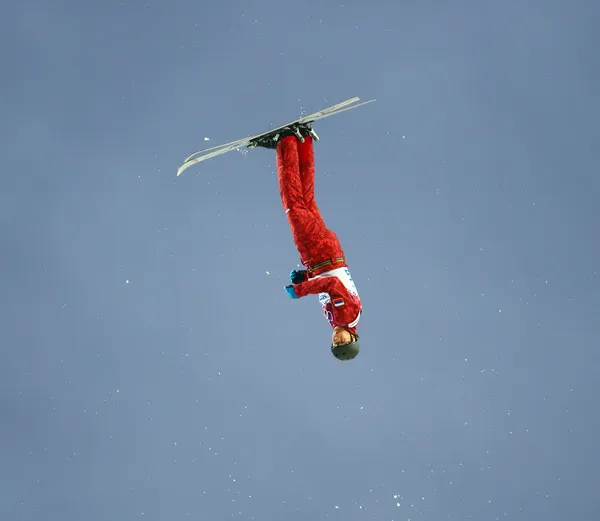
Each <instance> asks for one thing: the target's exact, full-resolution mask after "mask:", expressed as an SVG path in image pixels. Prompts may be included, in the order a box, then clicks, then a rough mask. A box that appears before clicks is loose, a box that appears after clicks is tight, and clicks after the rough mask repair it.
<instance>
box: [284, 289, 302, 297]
mask: <svg viewBox="0 0 600 521" xmlns="http://www.w3.org/2000/svg"><path fill="white" fill-rule="evenodd" d="M285 290H286V291H287V294H288V295H289V296H290V298H300V297H299V296H298V295H296V292H295V291H294V286H286V287H285Z"/></svg>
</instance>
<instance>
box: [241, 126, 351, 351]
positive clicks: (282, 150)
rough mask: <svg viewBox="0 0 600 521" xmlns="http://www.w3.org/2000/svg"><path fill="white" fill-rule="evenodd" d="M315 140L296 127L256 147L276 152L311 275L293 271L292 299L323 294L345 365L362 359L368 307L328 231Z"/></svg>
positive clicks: (335, 347) (287, 206)
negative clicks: (360, 330)
mask: <svg viewBox="0 0 600 521" xmlns="http://www.w3.org/2000/svg"><path fill="white" fill-rule="evenodd" d="M313 138H315V139H317V140H318V136H317V135H316V133H315V132H314V130H313V129H312V128H311V126H310V125H307V124H295V125H293V126H291V127H288V128H286V129H284V130H279V131H277V132H276V133H273V134H268V135H266V136H263V137H261V138H259V139H257V140H255V141H254V142H252V143H251V144H250V145H249V146H250V147H262V148H268V149H275V151H276V153H277V177H278V180H279V192H280V194H281V202H282V203H283V208H284V210H285V213H286V215H287V217H288V221H289V223H290V227H291V230H292V235H293V237H294V242H295V244H296V247H297V248H298V253H299V254H300V260H301V262H302V264H303V265H304V266H305V267H306V269H302V270H292V271H291V273H290V279H291V281H292V284H291V285H288V286H286V287H285V290H286V291H287V293H288V295H289V296H290V297H291V298H293V299H297V298H301V297H304V296H306V295H309V294H318V295H319V302H320V304H321V306H322V308H323V312H324V314H325V317H326V318H327V320H328V321H329V324H330V325H331V327H332V328H333V333H332V339H331V352H332V354H333V355H334V356H335V357H336V358H337V359H339V360H352V359H353V358H355V357H356V356H357V355H358V352H359V341H358V338H359V336H358V334H357V332H356V329H357V326H358V321H359V319H360V316H361V313H362V303H361V300H360V297H359V295H358V291H357V289H356V286H355V284H354V282H353V280H352V276H351V275H350V271H349V270H348V265H347V264H346V258H345V255H344V252H343V250H342V247H341V245H340V241H339V240H338V238H337V236H336V234H335V233H334V232H333V231H332V230H330V229H328V228H327V226H326V225H325V222H324V221H323V218H322V216H321V213H320V211H319V208H318V207H317V204H316V201H315V164H314V151H313Z"/></svg>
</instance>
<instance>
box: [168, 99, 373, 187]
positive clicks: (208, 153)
mask: <svg viewBox="0 0 600 521" xmlns="http://www.w3.org/2000/svg"><path fill="white" fill-rule="evenodd" d="M374 101H375V100H374V99H371V100H367V101H362V102H361V101H360V98H358V97H354V98H350V99H347V100H345V101H342V102H340V103H336V104H335V105H332V106H331V107H327V108H325V109H322V110H319V111H317V112H313V113H312V114H309V115H307V116H303V117H301V118H298V119H295V120H293V121H290V122H289V123H286V124H285V125H281V126H279V127H275V128H272V129H270V130H267V131H265V132H262V133H260V134H256V135H254V136H248V137H245V138H242V139H237V140H235V141H230V142H229V143H224V144H222V145H216V146H214V147H210V148H205V149H203V150H199V151H198V152H194V153H193V154H192V155H190V156H189V157H187V158H186V159H185V161H184V162H183V164H182V165H181V166H180V167H179V169H178V170H177V176H180V175H181V174H182V173H183V172H184V171H185V170H187V169H188V168H189V167H191V166H193V165H195V164H197V163H200V162H201V161H206V160H207V159H211V158H213V157H217V156H220V155H222V154H226V153H227V152H231V151H233V150H239V149H240V148H242V147H248V148H252V147H251V146H249V145H250V144H251V142H252V141H254V140H256V139H258V138H260V137H263V136H266V135H268V134H272V133H274V132H277V131H278V130H282V129H284V128H286V127H289V126H291V125H295V124H308V123H312V122H314V121H318V120H320V119H325V118H328V117H330V116H334V115H336V114H340V113H342V112H345V111H347V110H352V109H355V108H358V107H362V106H363V105H367V104H368V103H372V102H374Z"/></svg>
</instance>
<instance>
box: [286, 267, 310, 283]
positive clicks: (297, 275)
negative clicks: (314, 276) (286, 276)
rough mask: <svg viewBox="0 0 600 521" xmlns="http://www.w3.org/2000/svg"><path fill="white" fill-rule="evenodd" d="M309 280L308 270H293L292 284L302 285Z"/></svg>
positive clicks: (291, 275)
mask: <svg viewBox="0 0 600 521" xmlns="http://www.w3.org/2000/svg"><path fill="white" fill-rule="evenodd" d="M307 279H308V272H307V271H306V270H292V271H290V280H291V281H292V284H300V283H301V282H304V281H306V280H307Z"/></svg>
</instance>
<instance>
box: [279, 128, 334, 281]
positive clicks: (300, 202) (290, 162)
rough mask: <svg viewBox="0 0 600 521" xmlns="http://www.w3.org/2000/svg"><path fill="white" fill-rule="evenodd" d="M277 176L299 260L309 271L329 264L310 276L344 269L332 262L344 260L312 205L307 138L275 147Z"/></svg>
mask: <svg viewBox="0 0 600 521" xmlns="http://www.w3.org/2000/svg"><path fill="white" fill-rule="evenodd" d="M277 176H278V178H279V193H280V194H281V202H282V203H283V208H284V210H285V212H286V214H287V217H288V220H289V223H290V227H291V229H292V235H293V237H294V242H295V243H296V248H298V253H299V254H300V260H301V261H302V264H304V265H305V266H306V267H308V268H309V269H310V268H312V267H313V266H315V265H317V264H320V263H321V262H324V261H327V260H332V261H334V262H333V263H329V264H328V265H326V266H323V267H322V268H319V269H316V270H315V271H314V272H313V273H311V275H312V276H314V275H318V274H319V273H322V272H324V271H328V270H331V269H334V268H341V267H343V266H345V265H346V264H345V262H340V261H338V262H336V261H335V259H337V258H340V257H344V252H343V250H342V246H341V245H340V241H339V240H338V238H337V236H336V234H335V233H334V232H333V231H332V230H329V229H328V228H327V226H325V222H324V221H323V218H322V217H321V212H319V209H318V208H317V203H316V202H315V157H314V151H313V142H312V138H311V137H306V138H304V143H302V142H300V140H298V139H297V138H296V137H293V136H291V137H286V138H283V139H282V140H281V141H280V142H279V143H278V144H277Z"/></svg>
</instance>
